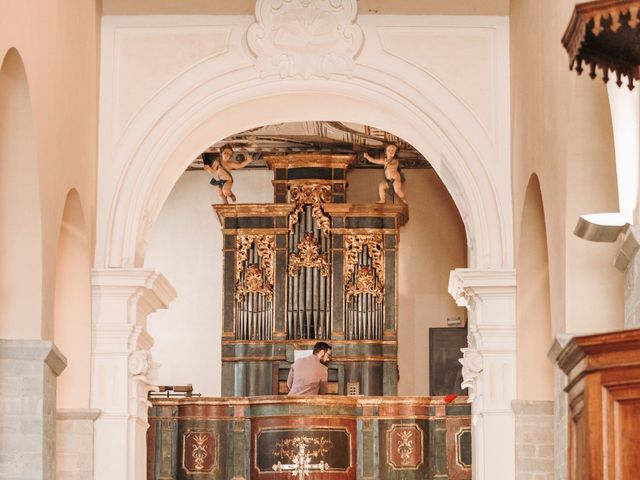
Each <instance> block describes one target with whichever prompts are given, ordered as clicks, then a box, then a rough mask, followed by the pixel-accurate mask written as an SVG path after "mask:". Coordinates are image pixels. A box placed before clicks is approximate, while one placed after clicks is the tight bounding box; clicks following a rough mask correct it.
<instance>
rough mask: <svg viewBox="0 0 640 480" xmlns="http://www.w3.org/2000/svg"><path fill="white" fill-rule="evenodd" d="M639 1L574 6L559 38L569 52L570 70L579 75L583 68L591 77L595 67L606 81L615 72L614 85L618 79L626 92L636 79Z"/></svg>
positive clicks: (639, 55)
mask: <svg viewBox="0 0 640 480" xmlns="http://www.w3.org/2000/svg"><path fill="white" fill-rule="evenodd" d="M639 26H640V0H597V1H594V2H586V3H580V4H578V5H576V7H575V9H574V11H573V16H572V17H571V21H570V22H569V25H568V27H567V30H566V32H565V34H564V36H563V37H562V44H563V45H564V47H565V48H566V50H567V52H568V53H569V61H570V68H572V69H573V68H575V70H576V71H577V72H578V73H579V74H580V73H582V71H583V69H584V66H583V65H587V66H588V68H589V74H590V76H591V78H595V77H596V68H597V67H598V68H600V69H601V70H602V78H603V80H604V81H605V82H606V81H608V80H609V71H611V72H613V73H615V75H616V83H617V84H618V86H621V85H622V83H623V82H622V78H621V77H622V76H626V77H627V79H628V82H627V85H628V87H629V89H632V88H633V86H634V81H635V80H638V79H640V68H639V65H640V28H639Z"/></svg>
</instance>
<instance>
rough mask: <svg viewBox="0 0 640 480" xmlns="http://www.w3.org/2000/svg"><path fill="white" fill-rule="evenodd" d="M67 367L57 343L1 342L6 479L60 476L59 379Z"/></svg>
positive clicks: (2, 472) (1, 445)
mask: <svg viewBox="0 0 640 480" xmlns="http://www.w3.org/2000/svg"><path fill="white" fill-rule="evenodd" d="M66 366H67V360H66V359H65V357H64V356H63V355H62V354H61V353H60V351H59V350H58V349H57V348H56V347H55V345H54V344H53V343H52V342H49V341H44V340H0V433H1V435H0V452H2V456H1V457H0V458H1V460H0V479H7V480H8V479H11V480H27V479H28V480H33V479H43V480H54V479H55V472H56V468H55V427H56V424H55V405H56V377H57V376H58V375H60V373H62V371H63V370H64V368H65V367H66Z"/></svg>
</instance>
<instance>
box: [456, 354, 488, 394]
mask: <svg viewBox="0 0 640 480" xmlns="http://www.w3.org/2000/svg"><path fill="white" fill-rule="evenodd" d="M460 351H461V352H462V358H461V359H459V360H458V361H459V362H460V363H461V364H462V385H461V386H462V388H463V389H465V388H468V389H469V390H468V392H469V393H468V395H469V401H470V402H473V400H474V399H475V398H476V382H477V378H478V377H479V376H480V373H481V372H482V368H483V365H482V364H483V362H482V354H481V353H480V352H479V351H478V350H476V349H475V348H461V349H460Z"/></svg>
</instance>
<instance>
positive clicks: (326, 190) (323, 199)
mask: <svg viewBox="0 0 640 480" xmlns="http://www.w3.org/2000/svg"><path fill="white" fill-rule="evenodd" d="M289 195H290V196H291V202H292V203H293V204H294V205H295V207H294V209H293V210H292V211H291V213H290V214H289V231H290V232H293V227H294V226H295V224H296V223H298V216H299V215H300V212H302V210H303V209H304V206H305V205H311V214H312V215H313V218H315V219H316V224H317V225H318V228H319V229H320V230H322V234H323V235H324V236H325V237H328V236H329V230H330V228H331V220H329V217H328V216H327V215H325V213H324V211H323V210H322V204H323V203H328V202H330V201H331V186H330V185H318V184H316V183H309V184H302V185H291V187H290V188H289Z"/></svg>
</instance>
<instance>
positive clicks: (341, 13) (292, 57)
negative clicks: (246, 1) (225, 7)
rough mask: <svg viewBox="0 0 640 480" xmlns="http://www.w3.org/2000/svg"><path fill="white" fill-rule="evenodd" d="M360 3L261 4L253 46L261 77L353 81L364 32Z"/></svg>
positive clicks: (277, 0) (261, 0) (275, 0)
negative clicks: (334, 77) (335, 77)
mask: <svg viewBox="0 0 640 480" xmlns="http://www.w3.org/2000/svg"><path fill="white" fill-rule="evenodd" d="M357 14H358V4H357V1H356V0H258V1H257V2H256V12H255V17H256V22H255V23H253V24H252V25H250V26H249V29H248V30H247V43H248V45H249V48H250V49H251V51H252V52H253V54H254V55H255V57H256V69H257V70H258V72H259V74H260V76H262V77H265V76H268V75H280V77H282V78H287V77H302V78H312V77H322V78H329V77H330V76H331V75H346V76H348V77H351V74H352V72H353V69H354V67H355V62H354V58H355V56H356V55H357V53H358V52H359V51H360V48H361V47H362V42H363V33H362V29H361V28H360V26H359V25H358V24H357V23H355V19H356V16H357Z"/></svg>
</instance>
